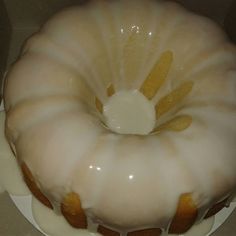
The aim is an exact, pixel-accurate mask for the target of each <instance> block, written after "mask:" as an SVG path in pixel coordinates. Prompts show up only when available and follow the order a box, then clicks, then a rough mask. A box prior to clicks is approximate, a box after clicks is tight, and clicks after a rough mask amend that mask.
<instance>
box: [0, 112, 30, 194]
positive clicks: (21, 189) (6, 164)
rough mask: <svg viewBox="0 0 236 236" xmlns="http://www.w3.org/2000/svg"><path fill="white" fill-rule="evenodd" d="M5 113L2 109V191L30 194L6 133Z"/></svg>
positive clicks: (0, 143) (0, 160) (0, 169)
mask: <svg viewBox="0 0 236 236" xmlns="http://www.w3.org/2000/svg"><path fill="white" fill-rule="evenodd" d="M4 122H5V113H4V111H0V147H1V150H0V191H1V192H3V191H7V192H9V193H11V194H16V195H28V194H30V193H29V191H28V188H27V187H26V186H25V184H24V183H23V181H22V175H21V173H20V170H19V166H18V164H17V162H16V158H15V157H14V155H13V154H12V152H11V150H10V147H9V145H8V143H7V141H6V138H5V135H4Z"/></svg>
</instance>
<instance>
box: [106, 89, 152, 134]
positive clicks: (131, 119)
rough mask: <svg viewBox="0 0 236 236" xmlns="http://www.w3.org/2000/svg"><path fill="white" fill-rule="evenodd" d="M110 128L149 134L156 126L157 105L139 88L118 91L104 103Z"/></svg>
mask: <svg viewBox="0 0 236 236" xmlns="http://www.w3.org/2000/svg"><path fill="white" fill-rule="evenodd" d="M103 114H104V117H105V120H106V125H107V126H108V127H109V129H110V130H112V131H113V132H116V133H119V134H136V135H147V134H149V133H150V132H151V131H152V130H153V129H154V126H155V122H156V114H155V106H154V105H153V103H152V102H151V101H149V100H148V99H147V98H146V97H145V96H144V95H143V94H142V93H140V92H139V91H137V90H133V91H130V90H124V91H120V92H116V93H115V94H114V95H113V96H112V97H110V98H109V100H108V101H107V103H105V104H104V110H103Z"/></svg>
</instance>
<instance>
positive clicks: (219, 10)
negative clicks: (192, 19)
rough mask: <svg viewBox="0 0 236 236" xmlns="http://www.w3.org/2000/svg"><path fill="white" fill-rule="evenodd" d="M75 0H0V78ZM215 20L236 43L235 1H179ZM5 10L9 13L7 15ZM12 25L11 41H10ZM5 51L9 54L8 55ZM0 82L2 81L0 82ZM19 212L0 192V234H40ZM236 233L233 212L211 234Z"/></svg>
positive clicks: (10, 235)
mask: <svg viewBox="0 0 236 236" xmlns="http://www.w3.org/2000/svg"><path fill="white" fill-rule="evenodd" d="M78 2H80V1H78V0H4V1H3V0H0V81H1V78H2V75H3V72H4V70H5V66H6V65H10V64H11V63H12V62H14V61H15V60H16V58H17V56H18V54H19V51H20V48H21V45H22V43H23V42H24V41H25V39H26V38H27V37H29V35H31V34H32V33H33V32H35V31H37V29H38V28H39V26H40V25H41V24H42V23H43V22H45V21H46V20H47V19H48V17H49V16H50V15H52V14H53V13H54V12H56V11H58V10H59V9H61V8H63V7H64V6H68V5H71V4H75V3H78ZM178 2H181V3H183V4H184V5H185V6H187V7H188V8H190V9H191V10H194V11H196V12H198V13H201V14H203V15H206V16H209V17H211V18H212V19H214V20H215V21H216V22H218V23H219V24H220V25H221V26H222V27H224V28H225V30H226V31H227V32H228V34H229V35H230V37H231V39H232V40H235V42H236V0H208V1H206V0H178ZM4 6H5V7H4ZM5 10H7V12H8V17H9V19H10V21H8V19H7V15H6V12H5ZM10 25H11V40H10ZM7 52H9V53H8V56H7ZM0 85H1V83H0ZM40 235H42V234H41V233H39V232H38V231H37V230H36V229H35V228H34V227H32V226H31V224H30V223H28V222H27V220H26V219H25V218H24V217H23V216H22V215H21V213H20V212H19V211H18V210H17V209H16V207H15V206H14V204H13V203H12V202H11V200H10V199H9V197H8V195H7V194H6V193H5V194H0V236H40ZM235 235H236V212H234V213H233V215H232V216H231V217H230V218H229V219H228V220H227V222H226V223H225V224H224V225H223V226H222V227H221V228H220V229H219V230H218V231H217V232H216V233H214V236H235Z"/></svg>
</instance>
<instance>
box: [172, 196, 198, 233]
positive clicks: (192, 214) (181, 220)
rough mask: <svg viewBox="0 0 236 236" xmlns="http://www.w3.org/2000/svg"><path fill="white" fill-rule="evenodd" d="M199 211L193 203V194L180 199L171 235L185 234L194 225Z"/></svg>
mask: <svg viewBox="0 0 236 236" xmlns="http://www.w3.org/2000/svg"><path fill="white" fill-rule="evenodd" d="M197 215H198V209H197V206H196V204H195V203H194V201H193V198H192V194H190V193H186V194H183V195H182V196H181V197H180V199H179V204H178V208H177V211H176V214H175V216H174V218H173V220H172V223H171V225H170V228H169V233H171V234H183V233H185V232H186V231H188V230H189V229H190V228H191V226H192V225H193V224H194V222H195V220H196V218H197Z"/></svg>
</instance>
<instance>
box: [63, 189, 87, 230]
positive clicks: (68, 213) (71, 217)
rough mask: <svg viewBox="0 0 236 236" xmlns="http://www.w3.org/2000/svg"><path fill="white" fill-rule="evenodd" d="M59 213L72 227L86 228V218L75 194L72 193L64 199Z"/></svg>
mask: <svg viewBox="0 0 236 236" xmlns="http://www.w3.org/2000/svg"><path fill="white" fill-rule="evenodd" d="M61 212H62V214H63V215H64V217H65V218H66V220H67V221H68V222H69V224H71V225H72V226H73V227H75V228H80V229H86V228H87V218H86V215H85V213H84V210H83V209H82V206H81V201H80V197H79V195H78V194H77V193H73V192H72V193H69V194H67V195H66V196H65V197H64V200H63V202H62V204H61Z"/></svg>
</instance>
